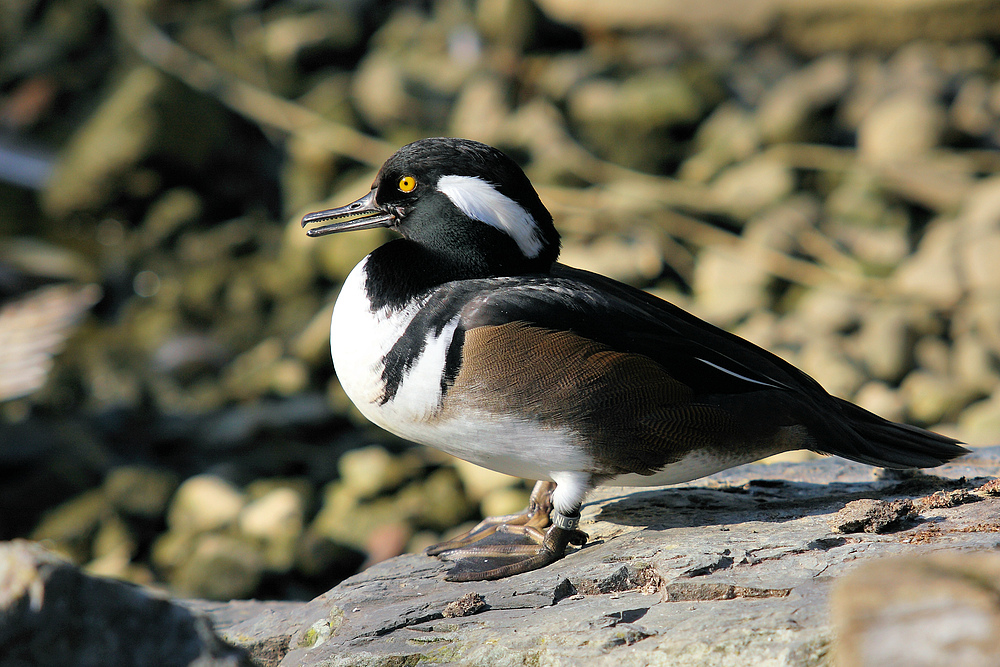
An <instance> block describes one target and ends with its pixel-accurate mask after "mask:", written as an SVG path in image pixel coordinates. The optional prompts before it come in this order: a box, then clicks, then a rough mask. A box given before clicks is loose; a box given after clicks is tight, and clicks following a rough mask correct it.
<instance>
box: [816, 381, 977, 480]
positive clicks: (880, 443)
mask: <svg viewBox="0 0 1000 667" xmlns="http://www.w3.org/2000/svg"><path fill="white" fill-rule="evenodd" d="M834 400H835V401H836V402H837V406H838V407H839V408H840V410H841V411H842V419H839V420H832V419H831V420H830V421H831V422H834V423H827V424H826V426H827V429H825V430H827V432H828V435H829V436H830V437H829V438H823V442H822V443H821V445H820V447H821V449H822V451H823V453H824V454H836V455H837V456H843V457H844V458H845V459H851V460H852V461H857V462H859V463H867V464H868V465H873V466H880V467H882V468H933V467H934V466H939V465H941V464H942V463H947V462H948V461H951V460H952V459H954V458H956V457H959V456H961V455H962V454H968V453H969V450H968V449H966V448H965V447H962V446H961V445H960V444H959V441H958V440H955V439H954V438H949V437H946V436H943V435H939V434H937V433H932V432H931V431H927V430H925V429H922V428H917V427H916V426H910V425H909V424H897V423H895V422H891V421H889V420H887V419H883V418H881V417H879V416H878V415H875V414H872V413H871V412H868V411H867V410H865V409H864V408H861V407H858V406H857V405H854V404H853V403H849V402H848V401H845V400H843V399H840V398H836V399H834ZM831 426H836V428H829V427H831Z"/></svg>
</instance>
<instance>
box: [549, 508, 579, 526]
mask: <svg viewBox="0 0 1000 667" xmlns="http://www.w3.org/2000/svg"><path fill="white" fill-rule="evenodd" d="M549 519H551V521H552V525H553V526H555V527H556V528H562V529H563V530H576V529H577V528H579V527H580V515H579V514H577V515H575V516H566V515H565V514H561V513H560V512H555V511H553V512H552V514H551V515H549Z"/></svg>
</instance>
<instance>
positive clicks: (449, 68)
mask: <svg viewBox="0 0 1000 667" xmlns="http://www.w3.org/2000/svg"><path fill="white" fill-rule="evenodd" d="M0 7H2V11H0V539H2V540H9V539H12V538H15V537H27V538H30V539H33V540H38V541H41V542H42V543H43V544H44V545H46V546H48V547H50V548H52V549H54V550H56V551H58V552H60V553H62V554H64V555H66V556H68V557H69V558H71V559H72V560H73V561H74V562H76V563H79V564H81V565H83V566H84V567H85V569H86V570H87V571H88V572H91V573H96V574H102V575H109V576H112V577H117V578H122V579H126V580H129V581H133V582H138V583H142V584H150V585H154V586H158V587H163V588H165V589H167V590H169V591H170V592H172V593H173V594H176V595H179V596H188V597H201V598H209V599H220V600H228V599H230V598H241V597H257V598H283V599H310V598H312V597H314V596H315V595H317V594H319V593H322V592H323V591H326V590H327V589H329V588H330V587H331V586H333V585H334V584H336V583H337V582H338V581H340V580H342V579H343V578H345V577H347V576H349V575H351V574H353V573H354V572H356V571H358V570H359V569H360V568H363V567H365V566H366V565H369V564H372V563H375V562H378V561H380V560H384V559H386V558H388V557H391V556H394V555H397V554H400V553H403V552H406V551H417V550H420V549H422V548H423V547H424V546H426V545H428V544H430V543H432V542H434V541H436V540H438V539H440V537H441V535H442V533H443V532H446V531H449V530H451V529H453V528H455V527H456V526H459V525H460V524H463V523H467V522H472V521H476V520H477V519H478V518H480V517H482V516H484V515H492V514H502V513H507V512H511V511H516V510H518V509H521V508H523V507H524V505H525V503H526V500H527V492H528V491H527V489H528V487H527V486H526V484H525V483H523V482H521V481H519V480H514V479H510V478H506V477H504V476H501V475H496V474H493V473H490V472H488V471H483V470H480V469H477V468H474V467H472V466H468V465H466V464H463V463H461V462H455V461H453V460H450V459H447V458H446V457H444V456H443V455H439V454H437V453H435V452H432V451H430V450H427V449H424V448H415V447H411V446H410V445H408V444H407V443H405V442H402V441H399V440H397V439H394V438H392V437H391V436H388V435H387V434H385V433H383V432H381V431H379V430H377V429H375V428H374V427H371V426H369V425H367V424H366V423H365V422H364V420H363V419H362V418H361V417H360V416H359V415H358V414H357V413H356V411H355V410H354V409H353V408H352V407H351V406H350V404H349V402H348V401H347V399H346V397H345V396H344V394H343V392H342V390H341V389H340V387H339V385H338V383H337V380H336V378H335V377H334V374H333V369H332V365H331V363H330V359H329V349H328V345H329V341H328V332H329V329H328V321H329V316H330V311H331V308H332V302H333V299H334V297H335V295H336V293H337V289H338V286H339V284H340V281H341V280H342V279H343V278H344V277H345V276H346V275H347V273H348V271H349V270H350V269H351V267H352V266H353V265H354V264H355V263H356V262H357V261H358V260H359V259H360V258H361V257H362V256H363V255H364V254H365V253H366V252H368V251H369V250H370V249H371V248H373V247H374V246H376V245H377V244H379V243H381V242H382V241H383V240H385V238H387V237H386V236H385V235H384V234H382V233H380V232H370V233H367V235H366V234H362V233H357V234H350V235H344V236H335V237H327V238H324V239H321V240H310V239H307V238H306V237H305V235H304V234H303V232H302V230H301V228H300V226H299V219H300V217H301V215H302V214H303V213H306V212H308V211H310V210H317V209H319V208H324V207H327V206H330V205H337V204H341V203H346V202H348V201H351V200H353V199H355V198H356V197H357V196H359V195H360V194H362V193H363V192H365V191H366V190H367V188H368V187H369V184H370V182H371V178H372V176H373V174H374V169H375V168H377V166H378V165H379V164H381V162H382V161H383V159H384V158H385V157H387V156H388V155H389V154H390V153H391V152H392V151H393V150H394V149H395V148H396V147H398V146H399V145H401V144H403V143H406V142H408V141H412V140H414V139H417V138H420V137H425V136H434V135H442V134H445V135H457V136H464V137H469V138H473V139H478V140H481V141H485V142H487V143H490V144H493V145H496V146H498V147H500V148H502V149H504V150H505V151H507V152H509V153H510V154H511V155H512V156H514V157H515V158H516V159H517V160H518V161H519V162H520V163H521V164H522V165H523V166H524V167H525V169H526V171H527V173H528V175H529V176H530V177H531V178H532V180H533V182H534V183H535V184H536V186H537V187H538V190H539V192H540V194H541V197H542V200H543V201H544V202H545V203H546V205H547V206H548V207H549V209H550V210H551V211H552V213H553V214H554V216H555V218H556V221H557V225H558V226H559V228H560V230H561V231H562V233H563V235H564V248H565V250H564V253H563V261H564V262H565V263H568V264H572V265H575V266H581V267H585V268H589V269H592V270H595V271H599V272H601V273H605V274H607V275H610V276H613V277H615V278H617V279H619V280H623V281H626V282H629V283H631V284H634V285H637V286H640V287H643V288H646V289H648V290H650V291H652V292H654V293H656V294H659V295H662V296H664V297H666V298H668V299H670V300H671V301H673V302H675V303H677V304H678V305H680V306H682V307H684V308H687V309H690V310H692V311H693V312H695V313H697V314H698V315H700V316H702V317H705V318H706V319H708V320H710V321H712V322H714V323H716V324H718V325H720V326H723V327H726V328H728V329H730V330H732V331H735V332H736V333H739V334H740V335H743V336H745V337H747V338H749V339H750V340H752V341H754V342H757V343H758V344H761V345H763V346H765V347H767V348H769V349H771V350H773V351H775V352H777V353H778V354H780V355H781V356H783V357H784V358H786V359H787V360H789V361H790V362H792V363H794V364H796V365H798V366H800V367H801V368H803V369H804V370H806V371H807V372H809V373H810V374H812V375H813V376H814V377H816V379H818V380H819V381H820V382H821V383H822V384H823V385H824V386H825V387H826V388H827V389H828V390H830V391H831V392H832V393H834V394H836V395H839V396H842V397H845V398H848V399H851V400H853V401H855V402H858V403H860V404H861V405H863V406H865V407H867V408H869V409H871V410H874V411H875V412H877V413H879V414H881V415H883V416H885V417H888V418H891V419H895V420H904V421H907V422H910V423H914V424H918V425H921V426H927V427H931V428H934V429H936V430H939V431H941V432H945V433H948V434H953V435H956V436H957V437H960V438H962V439H963V440H966V441H968V442H969V443H971V444H972V445H990V444H997V443H998V442H1000V391H998V387H1000V175H998V174H1000V40H998V38H1000V7H998V5H997V4H996V3H994V2H989V1H987V0H980V1H977V0H964V1H961V2H955V1H947V0H928V1H921V2H907V1H904V0H900V1H899V2H893V3H886V4H878V3H868V2H860V1H851V2H841V1H836V2H835V1H833V0H802V1H800V2H793V1H792V0H784V1H782V0H754V1H752V2H746V1H742V0H741V1H736V0H718V1H716V2H710V3H692V2H686V3H681V2H669V1H664V2H653V1H652V0H646V1H641V0H640V1H637V2H621V1H618V2H610V1H609V0H595V1H588V2H573V1H571V0H537V1H532V0H464V1H463V0H438V1H435V2H386V1H378V0H340V1H334V0H285V1H280V2H279V1H273V2H263V1H257V2H255V1H254V0H196V1H194V2H179V1H175V0H120V1H116V0H101V1H100V2H94V1H89V2H88V1H86V0H2V1H0Z"/></svg>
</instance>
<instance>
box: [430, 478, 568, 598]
mask: <svg viewBox="0 0 1000 667" xmlns="http://www.w3.org/2000/svg"><path fill="white" fill-rule="evenodd" d="M555 489H556V484H555V483H554V482H538V483H537V484H535V488H534V489H532V491H531V499H530V501H529V502H528V507H527V509H525V510H524V511H523V512H520V513H518V514H510V515H507V516H501V517H491V518H488V519H484V520H483V521H482V522H481V523H480V524H479V525H477V526H476V527H475V528H473V529H472V530H470V531H469V532H467V533H465V534H463V535H460V536H458V537H456V538H455V539H452V540H449V541H447V542H442V543H441V544H436V545H434V546H432V547H430V548H429V549H427V551H426V553H427V554H428V555H429V556H440V557H441V559H442V560H447V561H454V562H455V567H453V568H452V569H451V570H449V571H448V573H447V574H446V575H445V578H446V579H447V580H449V581H482V580H487V579H501V578H503V577H509V576H511V575H514V574H521V573H522V572H530V571H531V570H537V569H538V568H540V567H544V566H546V565H548V564H549V563H552V562H555V561H557V560H559V559H560V558H562V557H563V556H564V555H565V554H566V547H567V546H568V545H569V544H576V545H578V546H583V545H584V544H586V542H587V535H586V533H583V532H581V531H580V530H578V529H577V526H578V524H579V520H580V512H579V507H576V508H575V512H571V513H570V514H569V515H564V514H562V513H559V512H557V511H555V510H554V509H553V507H554V506H553V502H552V494H553V492H554V491H555Z"/></svg>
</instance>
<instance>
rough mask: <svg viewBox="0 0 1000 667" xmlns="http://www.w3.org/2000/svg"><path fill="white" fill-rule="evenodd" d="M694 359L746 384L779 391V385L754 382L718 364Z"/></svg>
mask: <svg viewBox="0 0 1000 667" xmlns="http://www.w3.org/2000/svg"><path fill="white" fill-rule="evenodd" d="M695 359H697V360H698V361H700V362H701V363H703V364H708V365H709V366H711V367H712V368H714V369H715V370H718V371H722V372H723V373H725V374H726V375H732V376H733V377H737V378H739V379H741V380H746V381H747V382H752V383H754V384H759V385H763V386H765V387H774V388H775V389H780V385H777V384H772V383H770V382H761V381H760V380H754V379H753V378H748V377H747V376H745V375H740V374H739V373H737V372H736V371H731V370H729V369H728V368H723V367H722V366H719V365H718V364H713V363H712V362H711V361H708V360H706V359H702V358H701V357H695Z"/></svg>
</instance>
